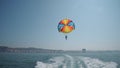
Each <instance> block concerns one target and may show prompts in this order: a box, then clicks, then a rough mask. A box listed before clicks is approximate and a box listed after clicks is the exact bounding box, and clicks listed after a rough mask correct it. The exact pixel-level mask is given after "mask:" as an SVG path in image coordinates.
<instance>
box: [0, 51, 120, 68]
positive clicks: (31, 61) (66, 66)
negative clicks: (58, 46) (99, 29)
mask: <svg viewBox="0 0 120 68" xmlns="http://www.w3.org/2000/svg"><path fill="white" fill-rule="evenodd" d="M119 57H120V52H89V53H65V54H48V53H43V54H41V53H0V68H120V58H119Z"/></svg>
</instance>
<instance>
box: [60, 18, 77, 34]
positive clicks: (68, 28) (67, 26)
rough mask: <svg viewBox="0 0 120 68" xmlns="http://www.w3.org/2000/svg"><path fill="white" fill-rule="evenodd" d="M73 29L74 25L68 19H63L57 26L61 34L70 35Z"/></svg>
mask: <svg viewBox="0 0 120 68" xmlns="http://www.w3.org/2000/svg"><path fill="white" fill-rule="evenodd" d="M74 29H75V24H74V23H73V21H72V20H70V19H63V20H61V21H60V22H59V24H58V31H59V32H62V33H70V32H72V31H73V30H74Z"/></svg>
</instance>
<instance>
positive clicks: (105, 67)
mask: <svg viewBox="0 0 120 68" xmlns="http://www.w3.org/2000/svg"><path fill="white" fill-rule="evenodd" d="M81 59H82V61H83V62H84V63H85V65H86V66H87V68H117V63H115V62H104V61H101V60H99V59H95V58H90V57H83V58H81Z"/></svg>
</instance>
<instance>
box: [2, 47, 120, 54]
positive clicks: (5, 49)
mask: <svg viewBox="0 0 120 68" xmlns="http://www.w3.org/2000/svg"><path fill="white" fill-rule="evenodd" d="M114 51H116V52H120V51H118V50H114ZM1 52H2V53H54V54H55V53H86V52H113V51H112V50H106V51H87V50H86V49H82V50H65V51H64V50H53V49H42V48H33V47H29V48H11V47H7V46H0V53H1Z"/></svg>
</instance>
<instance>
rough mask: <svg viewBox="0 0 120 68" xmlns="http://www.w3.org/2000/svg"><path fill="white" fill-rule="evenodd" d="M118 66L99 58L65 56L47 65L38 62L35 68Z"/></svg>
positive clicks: (110, 67) (113, 67) (98, 67)
mask: <svg viewBox="0 0 120 68" xmlns="http://www.w3.org/2000/svg"><path fill="white" fill-rule="evenodd" d="M117 65H118V64H117V63H115V62H104V61H102V60H99V59H97V58H90V57H81V56H79V57H78V56H74V57H73V56H70V55H64V56H59V57H53V58H51V59H49V60H48V62H47V63H43V62H41V61H37V62H36V66H35V68H117Z"/></svg>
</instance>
